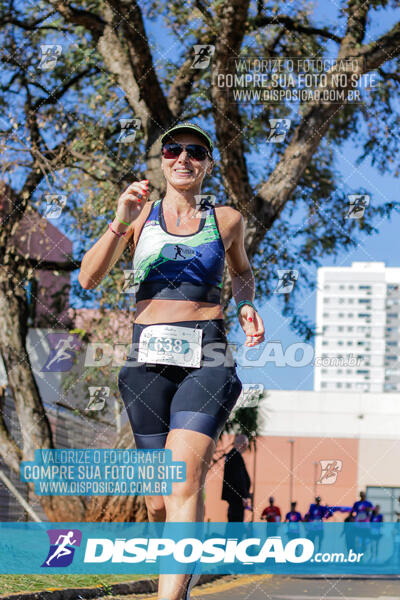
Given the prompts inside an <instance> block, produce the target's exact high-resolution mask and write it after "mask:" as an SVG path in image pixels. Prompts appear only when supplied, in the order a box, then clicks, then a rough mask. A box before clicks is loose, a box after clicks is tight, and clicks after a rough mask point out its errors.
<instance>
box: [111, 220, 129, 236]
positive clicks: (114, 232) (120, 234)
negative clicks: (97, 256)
mask: <svg viewBox="0 0 400 600" xmlns="http://www.w3.org/2000/svg"><path fill="white" fill-rule="evenodd" d="M108 228H109V229H110V230H111V231H112V232H113V234H114V235H116V236H117V237H119V238H120V237H124V235H126V231H124V232H123V233H119V232H118V231H115V230H114V229H113V228H112V227H111V223H109V224H108Z"/></svg>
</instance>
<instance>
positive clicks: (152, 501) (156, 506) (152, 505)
mask: <svg viewBox="0 0 400 600" xmlns="http://www.w3.org/2000/svg"><path fill="white" fill-rule="evenodd" d="M146 507H147V511H148V512H149V513H150V515H151V517H153V519H156V520H157V519H161V520H162V519H163V518H164V517H165V502H164V498H163V497H162V496H146Z"/></svg>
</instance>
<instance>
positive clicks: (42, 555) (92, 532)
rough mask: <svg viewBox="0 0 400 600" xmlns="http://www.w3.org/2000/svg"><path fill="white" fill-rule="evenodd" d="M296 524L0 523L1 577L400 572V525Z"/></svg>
mask: <svg viewBox="0 0 400 600" xmlns="http://www.w3.org/2000/svg"><path fill="white" fill-rule="evenodd" d="M295 525H296V527H293V524H291V523H212V522H210V523H0V573H3V574H4V573H10V574H11V573H31V574H36V573H49V572H54V573H99V574H100V573H127V574H133V573H138V574H154V573H189V572H193V571H196V572H197V573H219V574H235V573H248V574H250V573H285V574H295V573H303V574H306V573H309V574H316V575H321V574H325V575H327V574H334V575H339V574H346V573H347V574H350V573H352V574H363V573H365V574H399V573H400V523H383V524H379V527H377V524H376V523H323V526H322V528H321V527H320V526H319V527H318V528H315V527H314V526H313V523H300V524H299V523H295Z"/></svg>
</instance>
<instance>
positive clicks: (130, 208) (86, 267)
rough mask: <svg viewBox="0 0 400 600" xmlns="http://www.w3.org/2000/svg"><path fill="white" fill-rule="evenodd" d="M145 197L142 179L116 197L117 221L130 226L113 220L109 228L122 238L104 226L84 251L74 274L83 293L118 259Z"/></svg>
mask: <svg viewBox="0 0 400 600" xmlns="http://www.w3.org/2000/svg"><path fill="white" fill-rule="evenodd" d="M148 195H149V190H148V183H147V180H143V181H135V182H134V183H132V184H131V185H130V186H129V187H128V188H127V189H126V190H125V192H124V193H123V194H122V195H121V197H120V198H119V200H118V207H117V215H118V217H119V219H120V220H121V221H124V222H125V223H130V224H129V225H124V224H123V223H121V221H120V220H119V219H118V218H117V217H115V219H114V221H113V222H112V224H111V227H112V228H113V229H114V231H116V232H118V233H124V232H126V235H124V236H123V237H118V236H117V235H115V234H114V233H113V232H112V231H111V230H110V228H109V227H108V228H107V231H106V232H105V233H104V234H103V235H102V236H101V238H100V239H99V240H98V241H97V242H96V243H95V244H94V245H93V246H92V247H91V248H90V250H88V251H87V252H86V254H85V255H84V257H83V259H82V262H81V269H80V272H79V275H78V281H79V283H80V284H81V286H82V287H83V288H84V289H85V290H90V289H93V288H95V287H97V286H98V285H99V283H100V282H101V281H102V280H103V279H104V277H105V276H106V275H107V273H108V272H109V271H110V270H111V269H112V267H113V266H114V265H115V263H116V262H117V260H118V259H119V258H120V256H121V254H122V253H123V251H124V250H125V248H126V246H127V244H128V242H129V239H130V238H131V236H133V230H134V222H135V221H136V219H137V218H138V216H139V215H140V213H141V212H142V209H143V206H144V205H145V204H146V200H147V198H148ZM142 200H143V202H142Z"/></svg>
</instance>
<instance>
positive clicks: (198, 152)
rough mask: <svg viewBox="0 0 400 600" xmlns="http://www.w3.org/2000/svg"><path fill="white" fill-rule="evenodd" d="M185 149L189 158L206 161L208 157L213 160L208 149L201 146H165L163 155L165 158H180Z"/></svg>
mask: <svg viewBox="0 0 400 600" xmlns="http://www.w3.org/2000/svg"><path fill="white" fill-rule="evenodd" d="M183 149H186V152H187V154H188V156H189V158H194V159H195V160H205V159H206V158H207V156H209V157H210V158H211V155H210V153H209V151H208V150H207V148H205V147H204V146H200V144H176V143H170V144H164V146H163V147H162V155H163V157H164V158H178V156H179V155H180V154H181V152H182V151H183Z"/></svg>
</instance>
